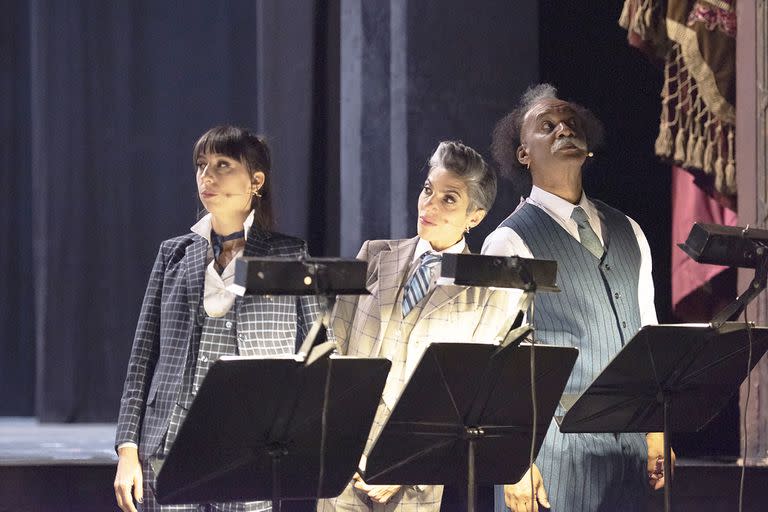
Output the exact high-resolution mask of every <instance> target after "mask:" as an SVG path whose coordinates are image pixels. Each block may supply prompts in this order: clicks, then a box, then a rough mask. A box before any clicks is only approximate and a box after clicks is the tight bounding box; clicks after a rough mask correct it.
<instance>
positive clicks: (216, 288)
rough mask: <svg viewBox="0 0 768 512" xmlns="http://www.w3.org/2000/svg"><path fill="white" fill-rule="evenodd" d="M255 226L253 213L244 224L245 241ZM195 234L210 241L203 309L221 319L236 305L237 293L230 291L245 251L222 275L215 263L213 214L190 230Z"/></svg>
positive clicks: (237, 255) (228, 264) (233, 260)
mask: <svg viewBox="0 0 768 512" xmlns="http://www.w3.org/2000/svg"><path fill="white" fill-rule="evenodd" d="M252 224H253V211H251V213H250V214H249V215H248V217H246V219H245V222H243V229H244V230H245V237H246V238H245V239H246V240H248V230H249V229H251V225H252ZM190 229H191V230H192V232H193V233H197V234H198V235H200V236H201V237H203V238H205V239H206V240H208V258H211V262H210V263H209V264H208V266H207V267H206V268H205V284H204V286H203V307H204V308H205V312H206V313H207V314H208V316H212V317H215V318H220V317H222V316H224V315H226V314H227V312H228V311H229V310H230V308H232V304H234V303H235V297H236V295H235V293H234V292H232V291H231V289H228V287H230V286H231V285H233V284H234V282H235V260H236V259H237V258H239V257H241V256H242V255H243V249H240V250H239V251H237V252H236V253H235V256H234V257H233V258H232V259H231V260H230V262H229V263H227V266H226V267H224V270H223V271H222V272H221V275H219V273H218V272H217V271H216V267H215V266H214V265H215V262H214V261H213V247H212V246H211V214H210V213H209V214H207V215H205V216H204V217H203V218H202V219H200V220H199V221H198V222H197V224H195V225H194V226H192V227H191V228H190Z"/></svg>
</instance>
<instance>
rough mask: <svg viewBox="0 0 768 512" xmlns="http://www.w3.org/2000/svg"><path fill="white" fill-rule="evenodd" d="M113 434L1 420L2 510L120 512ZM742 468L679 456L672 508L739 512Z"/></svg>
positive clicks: (452, 501)
mask: <svg viewBox="0 0 768 512" xmlns="http://www.w3.org/2000/svg"><path fill="white" fill-rule="evenodd" d="M114 435H115V425H114V424H108V423H106V424H104V423H103V424H83V423H79V424H61V423H59V424H45V423H39V422H38V421H37V420H35V419H33V418H8V417H6V418H2V417H0V512H6V511H13V512H27V511H29V512H32V511H35V512H37V511H48V510H51V511H54V510H55V511H57V512H62V511H72V512H75V511H77V512H90V511H94V512H96V511H105V510H118V509H117V507H116V505H115V496H114V491H113V488H112V482H113V480H114V477H115V466H116V464H117V456H116V454H115V451H114ZM740 473H741V467H740V466H739V465H737V464H736V462H735V461H722V460H721V461H717V460H702V459H684V458H683V459H679V460H678V465H677V470H676V471H675V476H676V478H675V486H674V490H673V501H674V503H675V510H676V511H678V512H680V511H683V512H687V511H691V512H693V511H696V512H700V511H712V512H715V511H716V512H720V511H722V512H732V511H733V510H736V509H737V507H736V503H737V501H738V488H739V485H738V484H739V476H740ZM488 493H490V488H487V489H486V494H488ZM488 497H490V494H488ZM661 497H662V495H661V493H658V494H657V495H656V496H655V497H654V498H655V499H654V500H653V501H654V503H652V504H651V505H650V507H649V509H648V510H649V512H650V511H659V510H662V507H661V504H662V502H661V501H662V500H661ZM744 498H745V499H744V504H745V506H744V510H745V511H748V512H758V511H760V512H762V511H763V510H766V505H765V504H766V503H768V466H748V467H747V468H746V478H745V483H744ZM284 503H285V505H286V506H285V507H284V509H285V510H287V511H290V512H308V511H311V510H314V506H313V504H312V502H311V501H307V502H303V501H297V502H290V501H289V502H284ZM462 509H463V507H462V506H461V499H460V498H459V496H458V495H457V494H456V492H455V489H454V490H453V492H452V491H450V490H449V491H447V492H446V496H445V499H444V502H443V507H442V510H444V511H447V512H452V511H454V510H456V511H458V510H462Z"/></svg>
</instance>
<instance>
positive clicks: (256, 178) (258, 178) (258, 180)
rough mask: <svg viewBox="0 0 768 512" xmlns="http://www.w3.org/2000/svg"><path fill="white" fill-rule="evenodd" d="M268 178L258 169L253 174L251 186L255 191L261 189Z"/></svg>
mask: <svg viewBox="0 0 768 512" xmlns="http://www.w3.org/2000/svg"><path fill="white" fill-rule="evenodd" d="M266 179H267V175H266V174H264V173H263V172H262V171H256V172H255V173H253V174H252V175H251V187H253V190H254V191H257V190H259V189H260V188H261V187H263V186H264V181H265V180H266Z"/></svg>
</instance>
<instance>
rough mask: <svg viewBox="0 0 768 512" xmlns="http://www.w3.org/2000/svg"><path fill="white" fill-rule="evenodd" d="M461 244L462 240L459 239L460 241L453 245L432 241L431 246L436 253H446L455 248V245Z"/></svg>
mask: <svg viewBox="0 0 768 512" xmlns="http://www.w3.org/2000/svg"><path fill="white" fill-rule="evenodd" d="M459 242H461V238H459V239H458V240H456V241H455V242H453V243H452V244H445V243H440V242H432V241H430V242H429V245H430V246H432V250H433V251H435V252H442V251H444V250H446V249H449V248H451V247H453V246H454V245H456V244H457V243H459Z"/></svg>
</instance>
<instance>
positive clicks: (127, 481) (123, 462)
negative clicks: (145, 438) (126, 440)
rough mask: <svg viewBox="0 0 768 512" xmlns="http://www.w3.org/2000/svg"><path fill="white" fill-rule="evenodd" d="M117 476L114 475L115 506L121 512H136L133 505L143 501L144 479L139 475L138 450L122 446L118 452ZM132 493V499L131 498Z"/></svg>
mask: <svg viewBox="0 0 768 512" xmlns="http://www.w3.org/2000/svg"><path fill="white" fill-rule="evenodd" d="M118 456H119V459H118V462H117V474H116V475H115V497H116V498H117V506H118V507H120V510H122V511H123V512H137V511H136V506H135V505H134V503H133V500H134V499H135V500H136V502H137V503H141V502H142V501H143V500H144V477H143V475H142V473H141V463H140V462H139V450H138V449H136V448H134V447H132V446H124V447H122V448H120V449H119V450H118ZM131 491H133V497H131Z"/></svg>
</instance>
